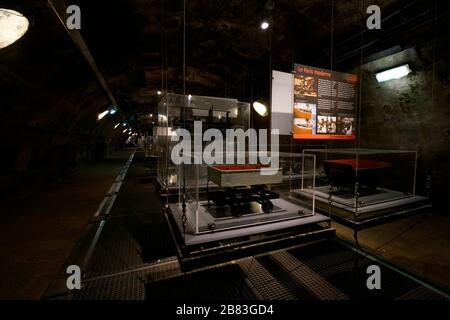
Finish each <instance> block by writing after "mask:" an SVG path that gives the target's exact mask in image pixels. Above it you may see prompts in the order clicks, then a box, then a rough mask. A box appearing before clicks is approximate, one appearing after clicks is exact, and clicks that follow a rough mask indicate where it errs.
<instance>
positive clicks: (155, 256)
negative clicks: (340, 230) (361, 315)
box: [54, 157, 445, 301]
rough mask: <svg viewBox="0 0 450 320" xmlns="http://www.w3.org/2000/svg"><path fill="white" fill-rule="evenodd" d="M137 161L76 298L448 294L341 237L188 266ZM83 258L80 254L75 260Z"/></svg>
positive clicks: (418, 296) (406, 296)
mask: <svg viewBox="0 0 450 320" xmlns="http://www.w3.org/2000/svg"><path fill="white" fill-rule="evenodd" d="M136 158H137V159H138V160H137V161H136V160H135V161H134V162H133V163H132V164H131V167H130V173H129V174H128V175H127V177H126V181H125V182H124V184H123V187H122V189H121V191H120V193H119V194H118V197H117V200H116V202H115V204H114V207H113V208H112V210H111V213H110V216H109V217H108V219H107V220H106V223H105V226H104V228H103V231H102V233H101V235H100V238H99V239H98V242H97V245H96V246H95V250H94V252H93V254H92V257H91V259H90V262H89V264H88V269H87V271H86V272H85V273H84V281H83V286H82V289H81V290H80V291H77V292H75V293H71V294H69V293H66V294H65V295H58V296H55V297H54V299H76V300H111V299H114V300H145V299H147V300H155V301H157V300H183V301H191V300H202V301H205V300H211V301H217V300H259V299H264V300H316V299H321V300H323V299H333V300H334V299H356V300H366V299H389V300H395V299H400V300H414V299H420V300H425V299H444V298H445V297H444V296H443V295H441V294H439V293H438V292H436V291H434V290H432V289H430V288H428V287H427V286H425V285H423V284H421V283H419V282H417V281H415V280H414V279H412V278H410V277H408V276H406V275H404V274H402V273H400V272H398V271H395V270H393V269H391V268H389V267H387V266H384V265H382V264H378V263H377V262H376V261H373V260H371V259H370V258H368V257H366V256H364V255H362V254H361V253H358V252H356V251H355V250H352V248H350V247H348V246H346V245H344V244H343V243H341V242H339V241H337V240H334V239H332V240H328V241H319V242H315V243H310V244H307V245H302V246H298V247H295V248H290V249H285V250H279V251H276V252H270V253H267V254H263V255H259V256H255V257H248V258H244V259H240V260H237V261H232V262H229V263H226V264H222V265H218V266H216V267H212V268H207V269H204V270H199V271H195V272H190V273H187V274H183V273H181V270H180V267H179V264H178V261H177V259H176V258H175V246H174V244H173V240H172V238H171V236H170V233H169V230H168V227H167V225H166V222H165V220H164V217H163V213H162V211H161V210H160V208H161V204H160V203H159V200H158V198H157V196H156V192H155V190H154V188H153V185H152V184H150V183H147V182H145V181H144V182H143V180H142V177H143V174H144V172H148V171H145V170H146V168H145V166H144V165H143V164H144V162H142V161H139V157H136ZM76 259H78V260H80V259H79V258H77V257H75V260H76ZM370 264H377V265H379V266H380V268H381V272H382V290H374V291H371V290H368V289H367V287H366V279H367V277H368V275H367V274H366V268H367V266H368V265H370Z"/></svg>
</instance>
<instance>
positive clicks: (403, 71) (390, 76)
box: [375, 64, 412, 82]
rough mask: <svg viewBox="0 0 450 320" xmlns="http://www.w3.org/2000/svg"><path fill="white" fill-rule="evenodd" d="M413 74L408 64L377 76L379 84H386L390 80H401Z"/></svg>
mask: <svg viewBox="0 0 450 320" xmlns="http://www.w3.org/2000/svg"><path fill="white" fill-rule="evenodd" d="M411 72H412V70H411V68H410V67H409V65H408V64H405V65H402V66H399V67H396V68H392V69H389V70H386V71H383V72H379V73H376V74H375V77H376V78H377V81H378V82H385V81H389V80H395V79H400V78H403V77H405V76H407V75H408V74H410V73H411Z"/></svg>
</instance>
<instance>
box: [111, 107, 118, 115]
mask: <svg viewBox="0 0 450 320" xmlns="http://www.w3.org/2000/svg"><path fill="white" fill-rule="evenodd" d="M116 113H117V108H116V107H113V108H111V109H109V114H111V115H113V114H116Z"/></svg>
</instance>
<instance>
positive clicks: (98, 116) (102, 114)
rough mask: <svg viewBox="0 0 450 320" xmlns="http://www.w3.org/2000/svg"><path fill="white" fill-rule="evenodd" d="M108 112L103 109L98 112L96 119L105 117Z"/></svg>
mask: <svg viewBox="0 0 450 320" xmlns="http://www.w3.org/2000/svg"><path fill="white" fill-rule="evenodd" d="M108 114H109V110H105V111H103V112H102V113H99V114H98V115H97V120H102V119H103V118H104V117H106V116H107V115H108Z"/></svg>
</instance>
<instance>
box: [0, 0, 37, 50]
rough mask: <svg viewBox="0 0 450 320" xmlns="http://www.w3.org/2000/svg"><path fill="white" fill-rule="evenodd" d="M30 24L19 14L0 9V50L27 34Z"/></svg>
mask: <svg viewBox="0 0 450 320" xmlns="http://www.w3.org/2000/svg"><path fill="white" fill-rule="evenodd" d="M29 25H30V23H29V22H28V19H27V18H26V17H25V16H23V15H22V14H21V13H19V12H17V11H14V10H9V9H0V49H2V48H5V47H7V46H9V45H10V44H13V43H14V42H16V41H17V40H19V39H20V38H22V36H23V35H24V34H25V32H27V30H28V27H29Z"/></svg>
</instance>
